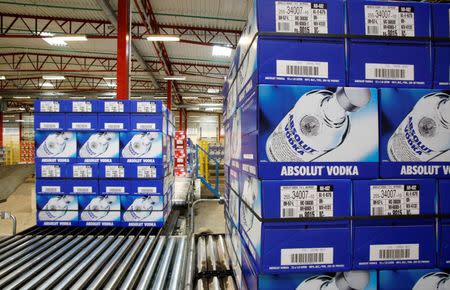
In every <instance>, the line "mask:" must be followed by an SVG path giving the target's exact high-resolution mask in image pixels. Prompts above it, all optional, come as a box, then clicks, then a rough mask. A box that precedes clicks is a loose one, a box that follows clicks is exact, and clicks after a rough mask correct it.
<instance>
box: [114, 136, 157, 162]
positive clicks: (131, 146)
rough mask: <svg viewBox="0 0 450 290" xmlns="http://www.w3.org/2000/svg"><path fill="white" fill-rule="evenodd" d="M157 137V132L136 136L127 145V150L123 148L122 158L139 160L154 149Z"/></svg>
mask: <svg viewBox="0 0 450 290" xmlns="http://www.w3.org/2000/svg"><path fill="white" fill-rule="evenodd" d="M157 136H158V133H155V132H146V133H139V134H136V135H134V136H133V138H131V140H130V142H128V144H127V145H125V148H123V150H122V157H124V158H137V157H142V156H144V155H145V154H147V153H148V152H149V151H150V149H151V148H152V143H153V141H154V140H155V139H156V138H157Z"/></svg>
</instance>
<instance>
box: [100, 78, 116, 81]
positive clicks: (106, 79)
mask: <svg viewBox="0 0 450 290" xmlns="http://www.w3.org/2000/svg"><path fill="white" fill-rule="evenodd" d="M103 79H104V80H105V81H110V80H117V78H116V77H104V78H103Z"/></svg>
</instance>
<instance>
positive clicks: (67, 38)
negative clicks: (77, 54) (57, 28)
mask: <svg viewBox="0 0 450 290" xmlns="http://www.w3.org/2000/svg"><path fill="white" fill-rule="evenodd" d="M52 39H56V40H61V41H87V40H88V39H87V37H86V35H76V34H72V35H63V36H53V37H52Z"/></svg>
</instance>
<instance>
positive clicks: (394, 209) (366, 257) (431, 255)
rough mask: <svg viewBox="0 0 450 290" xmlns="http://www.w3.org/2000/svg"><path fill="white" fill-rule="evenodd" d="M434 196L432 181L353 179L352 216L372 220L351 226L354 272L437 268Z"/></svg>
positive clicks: (434, 185) (356, 222)
mask: <svg viewBox="0 0 450 290" xmlns="http://www.w3.org/2000/svg"><path fill="white" fill-rule="evenodd" d="M436 192H437V187H436V182H435V181H434V180H431V179H411V180H358V181H354V194H353V201H354V204H353V209H354V215H355V216H356V217H365V218H367V217H372V219H370V218H369V219H363V220H356V221H354V223H353V247H354V252H353V267H354V269H405V268H431V267H435V265H436V250H437V249H436V222H435V219H434V218H433V217H430V216H432V215H435V214H436V210H435V204H436V198H437V194H436ZM416 215H428V217H414V216H416ZM380 216H383V217H384V218H376V217H380ZM396 216H398V218H396ZM404 216H412V217H410V218H402V217H404Z"/></svg>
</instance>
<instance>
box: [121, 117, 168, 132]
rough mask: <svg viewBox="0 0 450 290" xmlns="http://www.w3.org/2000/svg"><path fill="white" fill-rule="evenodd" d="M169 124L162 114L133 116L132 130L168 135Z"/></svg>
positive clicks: (131, 120)
mask: <svg viewBox="0 0 450 290" xmlns="http://www.w3.org/2000/svg"><path fill="white" fill-rule="evenodd" d="M167 126H168V124H167V122H166V120H165V118H164V117H163V115H162V114H131V117H130V130H131V131H146V132H163V133H167Z"/></svg>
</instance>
